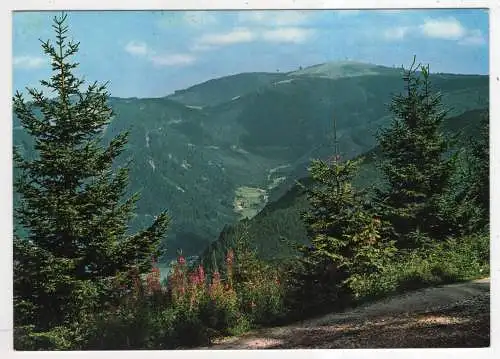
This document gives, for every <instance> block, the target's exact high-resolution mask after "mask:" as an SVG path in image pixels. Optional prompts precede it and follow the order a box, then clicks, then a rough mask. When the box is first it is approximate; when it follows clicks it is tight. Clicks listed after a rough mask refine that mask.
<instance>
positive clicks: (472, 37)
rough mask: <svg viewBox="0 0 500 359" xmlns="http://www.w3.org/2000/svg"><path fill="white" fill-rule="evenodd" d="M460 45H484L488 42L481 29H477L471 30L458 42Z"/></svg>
mask: <svg viewBox="0 0 500 359" xmlns="http://www.w3.org/2000/svg"><path fill="white" fill-rule="evenodd" d="M458 43H459V44H460V45H484V44H486V39H485V38H484V36H483V33H482V32H481V30H478V29H475V30H472V31H469V33H468V34H467V36H465V37H464V38H463V39H461V40H460V41H459V42H458Z"/></svg>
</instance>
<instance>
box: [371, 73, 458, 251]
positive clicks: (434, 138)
mask: <svg viewBox="0 0 500 359" xmlns="http://www.w3.org/2000/svg"><path fill="white" fill-rule="evenodd" d="M419 70H420V72H418V71H419ZM403 80H404V82H405V84H406V93H402V94H399V95H397V96H394V98H393V100H392V103H391V105H390V110H391V112H392V114H393V119H392V122H391V125H390V126H389V127H387V128H384V129H382V130H381V131H380V132H379V133H378V135H377V139H378V142H379V146H380V150H381V152H382V155H383V161H382V164H381V169H382V172H383V177H384V179H385V181H386V184H387V186H386V188H382V189H380V190H379V191H378V193H377V200H378V203H379V205H380V206H381V208H382V210H383V212H384V217H385V218H386V219H387V220H388V221H390V223H391V224H392V227H393V229H394V238H397V244H398V246H399V247H400V248H412V247H417V246H420V245H422V243H423V242H427V240H428V236H431V237H434V238H440V239H442V238H444V236H445V235H447V234H449V229H448V228H447V224H446V221H444V220H443V218H442V216H441V213H440V207H439V203H440V200H441V198H442V196H443V194H444V192H445V191H446V189H447V186H448V184H449V180H450V177H451V175H452V173H453V170H454V158H453V157H451V158H450V157H448V158H447V157H446V156H445V155H446V153H447V151H448V150H449V149H450V142H449V140H448V139H446V137H445V136H444V134H443V133H442V124H443V121H444V119H445V118H446V116H447V112H446V110H445V109H444V108H443V104H442V95H441V94H440V93H434V92H433V91H432V89H431V84H430V80H429V68H428V67H424V66H421V65H418V66H417V67H414V65H412V66H411V67H410V68H409V69H408V70H406V71H405V73H404V77H403Z"/></svg>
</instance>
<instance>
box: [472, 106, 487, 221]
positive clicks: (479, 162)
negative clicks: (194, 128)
mask: <svg viewBox="0 0 500 359" xmlns="http://www.w3.org/2000/svg"><path fill="white" fill-rule="evenodd" d="M471 142H472V145H471V149H470V152H471V156H470V164H471V167H472V168H471V169H472V170H471V175H472V176H471V178H470V184H471V188H470V193H469V196H470V198H471V200H472V201H473V202H474V203H476V204H477V206H478V207H479V208H480V209H481V218H480V220H479V223H478V226H479V228H482V229H485V228H486V229H487V227H488V225H489V221H490V130H489V115H488V114H485V115H484V116H483V117H482V119H481V122H480V134H479V138H478V139H477V140H474V139H472V140H471Z"/></svg>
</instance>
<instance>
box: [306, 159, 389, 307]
mask: <svg viewBox="0 0 500 359" xmlns="http://www.w3.org/2000/svg"><path fill="white" fill-rule="evenodd" d="M357 166H358V162H357V161H351V160H348V161H345V162H343V163H341V162H340V161H337V160H336V161H335V162H334V163H333V164H329V163H327V162H324V161H321V160H315V161H313V162H312V164H311V167H310V174H311V177H312V179H313V182H314V185H313V187H312V188H310V189H308V191H307V192H308V199H309V203H310V209H309V210H308V211H307V212H306V213H304V222H305V225H306V228H307V232H308V237H309V239H310V242H311V243H310V246H305V247H303V248H302V251H303V253H304V256H303V259H302V265H303V266H302V270H303V271H304V272H303V273H302V274H301V277H302V278H301V279H300V280H299V281H301V283H300V288H301V291H302V292H303V295H304V296H310V297H314V298H315V301H314V303H313V301H312V300H310V301H309V304H311V305H313V306H314V305H327V304H331V303H333V302H335V301H337V300H340V301H343V300H345V299H348V298H351V297H352V296H357V294H358V293H357V291H356V281H357V280H358V279H359V278H360V276H363V275H370V274H373V273H376V272H377V271H378V270H380V269H381V268H382V266H383V265H384V261H385V260H386V259H387V258H389V257H390V256H391V255H392V253H393V252H394V248H393V247H392V243H391V242H389V241H386V240H385V239H383V238H381V236H380V229H381V222H380V220H379V219H378V217H376V216H374V215H372V213H371V211H370V209H369V207H368V206H367V205H366V203H365V202H364V197H363V193H361V192H358V191H357V190H355V189H354V188H353V187H352V184H351V182H352V179H353V177H354V175H355V174H356V169H357Z"/></svg>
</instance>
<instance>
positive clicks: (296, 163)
mask: <svg viewBox="0 0 500 359" xmlns="http://www.w3.org/2000/svg"><path fill="white" fill-rule="evenodd" d="M400 75H401V74H400V70H399V69H395V68H389V67H383V66H375V65H371V64H363V63H357V62H334V63H326V64H321V65H317V66H312V67H310V68H305V69H302V70H299V71H295V72H291V73H280V74H276V73H243V74H239V75H233V76H228V77H222V78H218V79H214V80H210V81H208V82H205V83H201V84H198V85H196V86H193V87H190V88H187V89H185V90H182V91H176V92H175V93H174V94H172V95H169V96H166V97H162V98H111V99H110V100H109V101H110V105H111V107H112V108H113V110H114V112H115V114H114V119H113V121H112V122H111V124H110V125H109V126H108V128H107V129H106V132H105V137H104V141H109V139H111V138H112V137H113V136H114V135H116V134H118V133H119V132H121V131H124V130H127V131H129V133H130V134H129V143H128V145H127V149H126V151H125V153H124V154H122V156H121V157H120V158H119V159H118V163H117V166H121V165H124V164H129V167H130V187H129V189H128V191H129V193H130V194H131V193H135V192H140V194H141V197H140V200H139V202H138V203H137V211H136V213H137V215H136V216H135V217H134V218H133V220H132V223H131V228H130V230H131V231H135V230H137V229H138V228H141V227H144V226H146V224H148V223H149V222H150V220H151V216H152V215H153V214H155V213H158V212H159V211H161V210H164V209H167V210H168V212H169V214H170V216H171V217H172V225H171V227H170V229H169V232H168V235H167V239H166V243H164V245H165V248H166V254H165V256H164V258H163V261H165V262H168V261H169V260H171V259H172V258H174V257H175V254H176V251H177V250H178V249H182V250H183V253H185V254H186V255H198V254H200V253H201V252H202V251H203V250H204V249H205V248H206V246H207V245H208V244H209V243H211V242H213V241H214V240H216V239H217V238H218V236H219V233H220V232H221V230H222V229H223V228H224V226H225V225H232V224H234V223H236V222H237V221H238V220H239V219H241V218H248V219H251V218H253V217H255V216H256V215H258V214H259V212H261V211H262V210H263V209H264V211H266V205H268V206H269V205H272V203H270V202H273V201H276V200H277V199H279V198H280V197H281V196H282V195H284V194H285V193H286V192H287V191H288V190H289V189H290V186H291V185H293V184H294V182H295V180H297V179H300V178H303V177H304V176H305V175H306V173H307V166H308V165H309V162H310V160H311V159H312V158H327V157H329V156H330V154H331V148H332V143H333V142H332V136H331V133H332V128H331V123H332V116H335V117H336V120H337V126H338V137H339V138H338V140H339V145H340V149H341V153H342V156H343V158H353V157H356V156H359V155H362V154H363V153H365V152H367V151H369V150H371V149H372V148H373V147H374V144H375V139H374V134H375V131H376V129H377V128H379V127H380V126H384V125H385V124H387V123H388V121H389V119H390V117H389V116H388V114H389V112H388V110H387V107H386V104H387V103H388V102H389V101H390V98H391V96H392V94H394V93H398V92H400V91H402V90H403V88H402V82H401V80H400ZM431 79H432V81H433V85H434V87H435V89H437V90H440V91H442V93H443V101H444V103H445V105H446V106H450V107H451V108H452V112H451V113H450V114H449V118H458V117H457V116H460V115H463V114H464V113H467V111H474V110H480V109H484V108H487V106H488V77H487V76H475V75H453V74H434V75H433V76H431ZM467 125H468V123H467V119H465V120H464V119H462V120H461V122H458V121H457V125H456V127H457V128H456V129H461V128H464V126H467ZM13 127H14V144H15V145H17V146H19V147H20V148H21V152H23V153H28V154H29V153H30V152H32V143H31V142H30V141H31V140H30V138H29V136H27V134H26V133H24V132H23V129H22V128H20V127H19V123H18V122H17V120H16V119H14V126H13ZM369 180H370V179H369ZM15 198H17V197H16V196H15ZM289 212H290V211H289V210H287V214H286V215H289V214H290V213H289ZM265 213H268V212H265ZM281 215H283V213H282V214H280V216H281ZM297 233H298V234H297V236H300V235H301V234H300V233H302V231H300V230H299V231H298V232H297ZM270 243H274V242H273V241H271V242H270ZM269 245H273V246H274V245H275V244H269ZM272 253H274V251H273V252H272Z"/></svg>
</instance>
